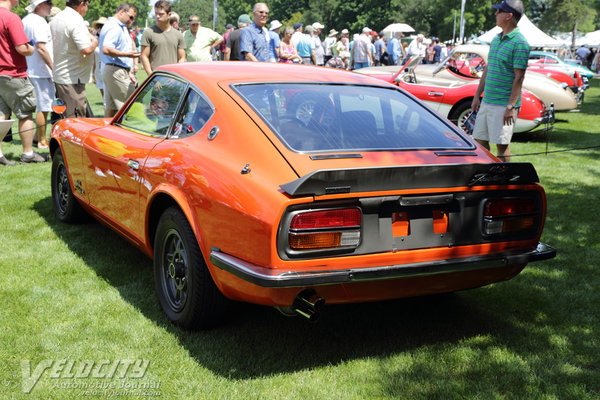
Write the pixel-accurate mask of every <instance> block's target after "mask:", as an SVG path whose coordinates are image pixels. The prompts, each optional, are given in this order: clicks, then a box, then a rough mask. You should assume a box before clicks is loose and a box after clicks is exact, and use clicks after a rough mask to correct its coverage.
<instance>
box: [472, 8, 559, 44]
mask: <svg viewBox="0 0 600 400" xmlns="http://www.w3.org/2000/svg"><path fill="white" fill-rule="evenodd" d="M518 26H519V30H520V31H521V33H522V34H523V36H525V39H527V42H529V45H530V46H531V47H561V45H562V43H561V42H560V41H558V40H556V39H554V38H553V37H551V36H548V35H546V34H545V33H544V32H543V31H542V30H540V29H539V28H538V27H537V26H535V25H534V24H533V22H531V21H530V20H529V18H527V15H523V16H522V17H521V20H520V21H519V24H518ZM501 31H502V29H500V27H498V26H496V27H494V28H492V29H490V30H489V31H487V32H486V33H484V34H483V35H481V36H479V40H480V41H482V42H486V43H491V41H492V39H493V38H494V36H496V35H498V34H499V33H500V32H501Z"/></svg>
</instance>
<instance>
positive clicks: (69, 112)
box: [55, 83, 87, 118]
mask: <svg viewBox="0 0 600 400" xmlns="http://www.w3.org/2000/svg"><path fill="white" fill-rule="evenodd" d="M55 86H56V97H58V98H59V99H61V100H63V101H64V102H65V104H66V105H67V109H66V111H65V113H64V114H63V115H64V117H65V118H74V117H79V118H82V117H85V112H86V109H87V99H86V97H85V83H73V84H62V83H55ZM75 110H77V115H75Z"/></svg>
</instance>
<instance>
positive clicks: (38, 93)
mask: <svg viewBox="0 0 600 400" xmlns="http://www.w3.org/2000/svg"><path fill="white" fill-rule="evenodd" d="M29 80H30V81H31V84H32V85H33V90H34V91H35V102H36V104H37V110H38V111H41V112H48V111H52V102H53V101H54V97H55V94H56V90H55V88H54V82H53V81H52V78H29Z"/></svg>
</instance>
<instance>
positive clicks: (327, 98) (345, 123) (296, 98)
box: [234, 83, 473, 152]
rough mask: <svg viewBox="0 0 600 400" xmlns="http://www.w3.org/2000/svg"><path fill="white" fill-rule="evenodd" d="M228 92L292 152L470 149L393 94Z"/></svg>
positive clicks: (324, 88)
mask: <svg viewBox="0 0 600 400" xmlns="http://www.w3.org/2000/svg"><path fill="white" fill-rule="evenodd" d="M234 88H235V90H236V91H237V92H238V93H239V94H240V96H241V97H242V98H243V99H244V100H245V101H246V102H247V103H248V104H249V105H250V106H251V107H252V108H253V109H254V110H255V111H256V112H257V113H258V114H259V115H260V117H261V118H262V119H263V120H264V121H265V122H266V123H267V124H268V125H269V126H270V127H271V129H272V130H273V132H275V134H276V135H277V136H278V137H279V139H280V140H281V141H282V142H283V143H284V144H285V145H286V146H287V147H289V148H290V149H291V150H293V151H296V152H331V151H349V150H353V151H359V150H362V151H377V150H409V149H435V150H438V149H466V148H473V145H472V144H471V143H470V142H469V141H468V140H467V139H466V138H465V137H464V136H463V135H462V134H460V133H458V132H457V130H456V129H453V128H452V127H451V125H450V123H449V122H448V121H445V120H443V119H442V118H440V117H439V116H437V115H436V114H434V113H433V112H432V111H431V110H429V109H428V108H427V107H426V106H424V105H422V104H421V103H419V102H417V101H415V100H414V99H412V98H411V97H410V96H408V95H406V94H405V93H404V92H402V91H400V90H397V89H395V88H385V87H378V86H362V85H343V84H301V83H281V84H279V83H276V84H243V85H242V84H241V85H236V86H235V87H234Z"/></svg>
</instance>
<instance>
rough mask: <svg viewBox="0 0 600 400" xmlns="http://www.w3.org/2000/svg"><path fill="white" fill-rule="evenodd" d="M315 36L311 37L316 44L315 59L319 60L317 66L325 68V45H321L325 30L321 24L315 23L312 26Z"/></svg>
mask: <svg viewBox="0 0 600 400" xmlns="http://www.w3.org/2000/svg"><path fill="white" fill-rule="evenodd" d="M312 27H313V34H312V35H310V36H311V38H312V40H313V42H314V44H315V57H316V59H317V65H320V66H323V65H325V49H324V48H323V44H322V43H321V38H320V37H319V36H320V35H321V30H322V29H323V28H325V26H323V25H322V24H321V23H319V22H315V23H314V24H312Z"/></svg>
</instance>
